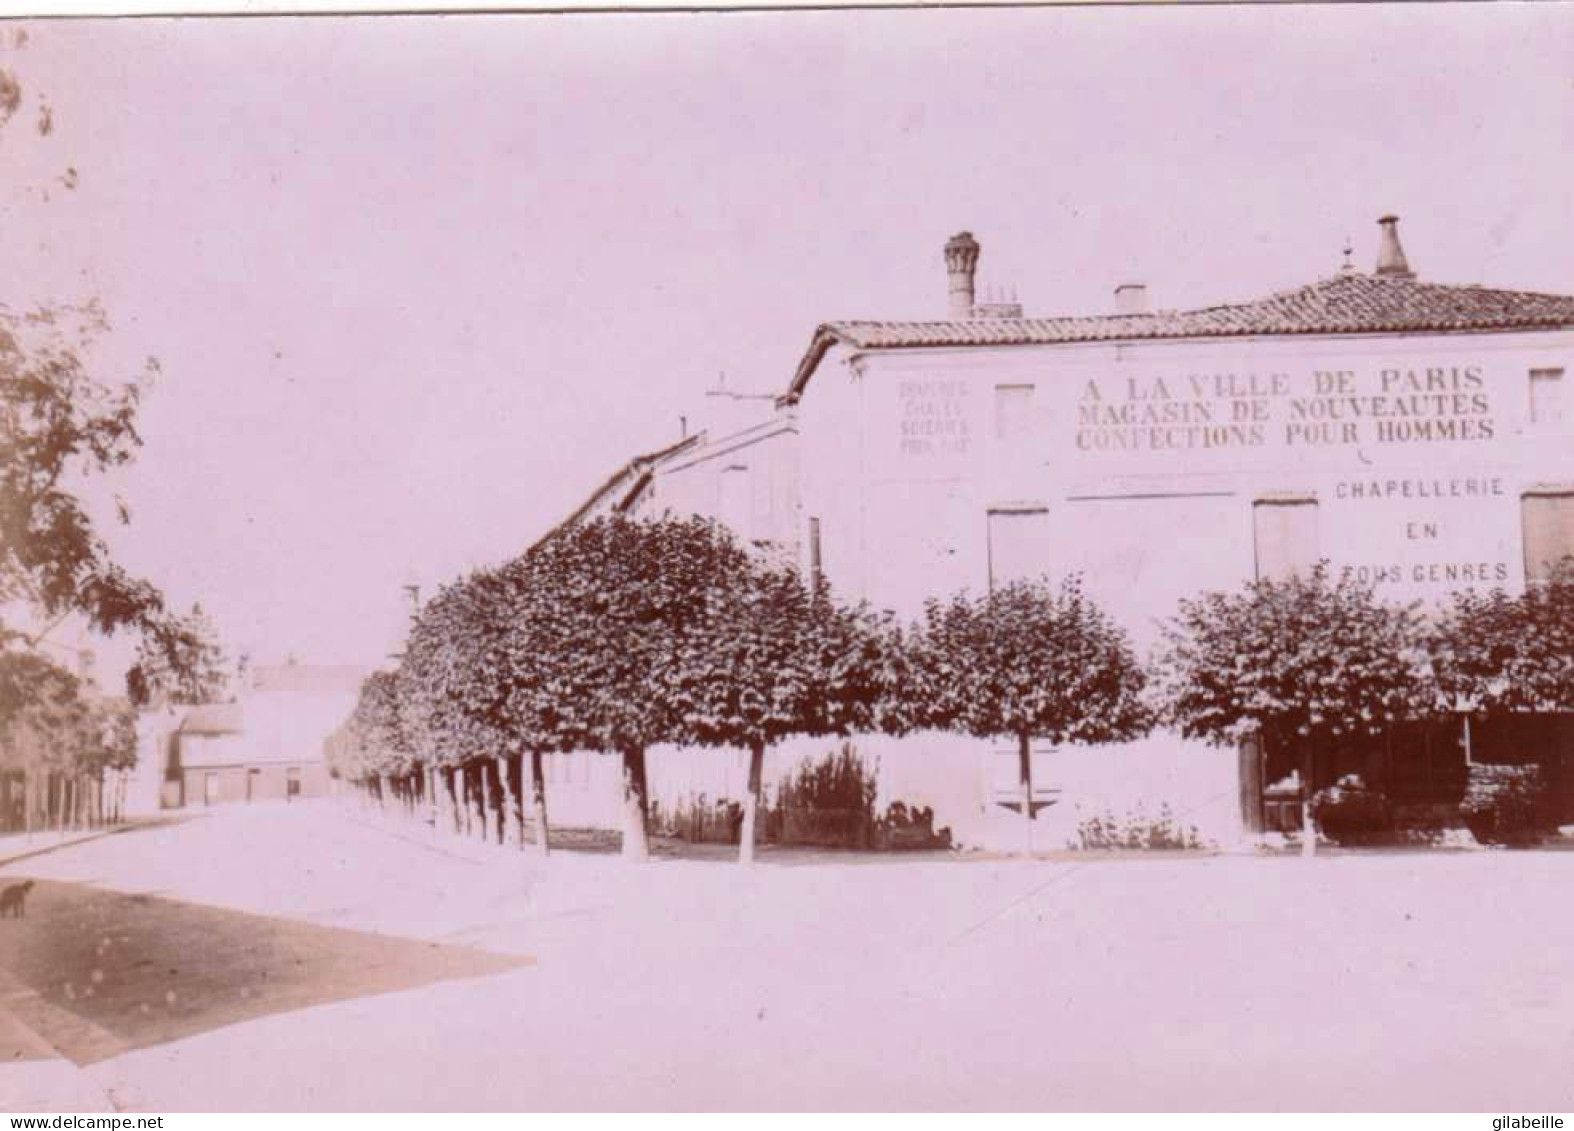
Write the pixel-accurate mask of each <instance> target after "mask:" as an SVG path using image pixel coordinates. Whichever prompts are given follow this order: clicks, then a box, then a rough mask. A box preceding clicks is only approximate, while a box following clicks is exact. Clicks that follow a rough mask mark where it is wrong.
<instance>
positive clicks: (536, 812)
mask: <svg viewBox="0 0 1574 1131" xmlns="http://www.w3.org/2000/svg"><path fill="white" fill-rule="evenodd" d="M521 768H523V766H521ZM530 811H531V816H532V817H533V818H534V819H535V822H536V855H537V856H542V857H545V856H548V855H550V854H551V852H552V842H551V838H550V837H548V836H547V779H546V775H545V774H543V773H542V772H541V751H539V750H532V751H531V752H530ZM521 835H523V834H521Z"/></svg>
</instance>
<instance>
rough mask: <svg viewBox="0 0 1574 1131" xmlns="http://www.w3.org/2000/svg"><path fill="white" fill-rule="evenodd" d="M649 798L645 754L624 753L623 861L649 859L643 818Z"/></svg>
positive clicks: (641, 751) (637, 752)
mask: <svg viewBox="0 0 1574 1131" xmlns="http://www.w3.org/2000/svg"><path fill="white" fill-rule="evenodd" d="M649 815H650V797H649V795H648V791H647V788H646V782H645V751H644V750H643V749H637V750H625V751H623V859H625V860H629V861H635V862H637V861H642V860H649V859H650V836H649V834H648V832H647V831H646V827H645V822H646V818H647V817H648V816H649Z"/></svg>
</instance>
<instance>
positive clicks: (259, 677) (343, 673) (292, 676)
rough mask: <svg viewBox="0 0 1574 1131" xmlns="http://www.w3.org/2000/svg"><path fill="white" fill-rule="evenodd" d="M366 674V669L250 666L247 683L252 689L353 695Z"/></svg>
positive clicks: (291, 692) (367, 671) (301, 693)
mask: <svg viewBox="0 0 1574 1131" xmlns="http://www.w3.org/2000/svg"><path fill="white" fill-rule="evenodd" d="M369 674H370V669H369V668H358V667H319V666H317V665H314V664H279V665H277V666H274V667H259V668H255V669H253V671H252V674H251V680H250V686H251V690H253V691H278V692H287V693H290V694H295V695H316V694H354V693H357V692H359V691H360V689H361V684H362V683H363V682H364V681H365V679H366V677H367V676H368V675H369Z"/></svg>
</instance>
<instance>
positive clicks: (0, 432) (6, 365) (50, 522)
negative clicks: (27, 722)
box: [0, 304, 203, 702]
mask: <svg viewBox="0 0 1574 1131" xmlns="http://www.w3.org/2000/svg"><path fill="white" fill-rule="evenodd" d="M107 328H108V323H107V321H106V319H105V317H104V314H103V311H102V310H101V309H100V308H99V307H98V306H97V304H89V305H87V306H85V307H79V308H69V307H55V308H40V309H36V310H33V311H30V312H28V313H27V314H24V315H17V314H15V313H13V312H12V311H10V310H8V309H5V308H4V307H0V439H3V443H0V605H10V604H16V603H20V604H21V605H23V606H25V607H26V608H27V610H28V613H29V617H30V619H31V620H32V621H33V622H34V623H35V625H37V626H41V627H36V630H34V631H31V632H30V633H28V634H18V635H19V636H21V637H22V639H23V640H24V641H25V643H26V644H27V645H29V646H34V647H36V646H37V644H38V643H39V642H40V641H41V640H42V639H43V638H44V637H45V636H46V635H47V634H48V633H49V632H50V631H52V630H53V629H54V628H55V627H56V626H57V625H58V624H59V623H60V622H61V621H63V620H64V619H66V618H67V617H69V616H72V615H73V614H76V615H80V616H82V617H83V618H84V619H85V620H86V621H87V623H88V625H89V627H91V628H92V629H94V630H95V631H97V632H100V633H103V634H104V635H113V634H114V633H115V632H117V631H120V630H122V629H126V630H131V631H134V632H137V633H139V634H140V636H141V650H140V655H139V663H138V664H137V666H136V667H135V668H133V670H132V672H131V674H130V676H129V677H128V691H130V692H131V694H132V697H133V698H134V699H135V700H137V701H139V702H145V701H146V700H147V699H148V698H149V697H150V696H151V695H153V694H155V693H157V692H158V691H159V690H161V689H162V688H170V689H173V690H174V691H175V692H176V693H177V694H182V695H185V696H186V697H188V698H197V697H200V695H201V694H202V691H203V688H202V682H201V675H200V673H199V672H198V671H197V670H195V669H193V667H192V662H193V659H194V657H196V656H200V654H201V645H200V642H199V639H198V632H199V627H198V626H196V625H193V624H192V623H190V622H189V621H188V620H186V619H185V618H181V617H178V616H174V615H172V614H171V613H170V612H169V611H168V610H167V609H166V608H165V602H164V598H163V595H162V594H161V593H160V592H159V590H158V589H157V588H156V587H155V586H153V585H152V584H151V583H149V582H147V581H144V580H141V579H139V578H135V577H133V576H131V575H130V574H128V573H127V572H126V571H125V570H124V569H122V568H121V567H120V566H119V565H118V564H117V563H116V562H115V561H114V560H113V558H112V556H111V553H110V550H109V546H108V544H107V543H106V542H105V541H104V539H103V538H102V537H101V535H100V534H99V533H98V531H97V529H96V528H95V526H94V523H93V521H92V519H91V518H90V517H89V515H88V513H87V510H86V508H85V506H84V505H83V503H82V501H81V499H80V498H79V497H78V495H77V493H76V489H77V485H78V484H79V483H80V481H81V480H82V479H84V478H86V477H91V476H94V475H99V474H104V473H107V472H110V471H113V470H114V469H116V468H119V467H122V466H124V465H125V464H127V463H129V462H130V461H131V459H132V458H133V456H134V455H135V453H136V451H137V449H138V448H139V447H140V446H141V443H142V441H141V437H140V436H139V435H138V434H137V430H136V411H137V405H138V401H139V399H140V396H141V393H142V389H143V386H144V383H145V382H146V381H147V380H149V379H151V377H152V375H153V374H154V373H155V372H156V371H157V363H156V362H153V361H151V360H150V361H149V362H148V363H147V366H146V369H145V372H144V373H143V374H142V375H141V376H140V377H137V378H133V379H131V380H127V381H121V382H105V381H102V380H100V379H99V378H97V377H95V376H94V375H92V374H91V373H90V372H89V371H88V369H87V366H86V364H85V363H84V362H83V360H82V358H83V355H84V354H85V353H86V352H87V351H88V350H89V349H90V348H91V346H92V343H93V342H94V340H95V339H96V338H97V337H98V336H99V335H100V334H102V333H103V332H104V331H105V330H107ZM118 513H119V515H120V518H121V520H122V521H129V518H130V515H129V511H128V509H127V508H126V505H125V503H124V502H123V501H122V502H120V503H119V504H118Z"/></svg>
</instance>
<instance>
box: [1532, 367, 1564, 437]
mask: <svg viewBox="0 0 1574 1131" xmlns="http://www.w3.org/2000/svg"><path fill="white" fill-rule="evenodd" d="M1564 388H1565V385H1564V381H1563V370H1561V369H1532V370H1531V371H1530V422H1531V423H1532V424H1538V425H1558V424H1562V423H1563V396H1564V393H1563V390H1564Z"/></svg>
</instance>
